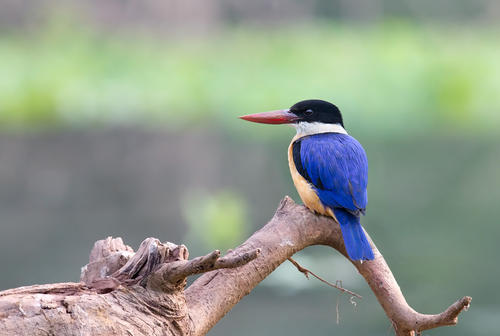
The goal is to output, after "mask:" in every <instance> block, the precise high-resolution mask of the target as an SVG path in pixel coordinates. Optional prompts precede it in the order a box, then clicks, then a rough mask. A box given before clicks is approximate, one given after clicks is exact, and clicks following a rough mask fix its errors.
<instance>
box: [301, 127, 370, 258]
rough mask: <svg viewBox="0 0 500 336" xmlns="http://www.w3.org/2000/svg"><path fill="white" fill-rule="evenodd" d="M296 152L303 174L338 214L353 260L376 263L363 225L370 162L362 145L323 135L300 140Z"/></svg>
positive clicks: (322, 198)
mask: <svg viewBox="0 0 500 336" xmlns="http://www.w3.org/2000/svg"><path fill="white" fill-rule="evenodd" d="M292 150H293V161H294V163H295V167H296V169H297V171H298V172H299V174H300V175H302V177H304V178H305V179H306V180H307V181H308V182H309V183H311V185H312V186H313V187H314V190H315V191H316V193H317V195H318V197H319V200H320V201H321V203H323V205H324V206H327V207H329V208H331V209H332V210H333V212H334V213H335V217H336V218H337V220H338V222H339V224H340V228H341V230H342V236H343V238H344V245H345V248H346V251H347V254H348V255H349V257H350V258H351V259H352V260H372V259H373V258H374V255H373V251H372V249H371V246H370V243H369V242H368V239H367V238H366V236H365V233H364V231H363V228H362V227H361V223H360V221H359V219H360V218H359V217H360V215H361V214H364V212H365V208H366V203H367V201H368V199H367V194H366V187H367V184H368V160H367V158H366V153H365V151H364V149H363V147H362V146H361V144H360V143H359V142H358V141H357V140H356V139H354V138H353V137H351V136H349V135H346V134H339V133H321V134H315V135H310V136H306V137H303V138H300V139H299V140H297V141H296V142H294V144H293V147H292Z"/></svg>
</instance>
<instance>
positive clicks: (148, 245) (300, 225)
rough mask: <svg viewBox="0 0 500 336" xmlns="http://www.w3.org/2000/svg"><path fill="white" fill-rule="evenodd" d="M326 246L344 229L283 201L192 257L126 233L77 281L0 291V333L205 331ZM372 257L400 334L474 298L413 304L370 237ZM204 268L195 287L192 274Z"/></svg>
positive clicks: (373, 280) (375, 279)
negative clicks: (284, 269) (297, 258)
mask: <svg viewBox="0 0 500 336" xmlns="http://www.w3.org/2000/svg"><path fill="white" fill-rule="evenodd" d="M310 245H328V246H331V247H333V248H335V249H336V250H338V251H339V252H340V253H342V254H343V255H344V256H346V252H345V249H344V244H343V240H342V235H341V232H340V227H339V225H338V224H337V223H335V222H334V221H333V220H332V219H331V218H327V217H323V216H317V215H314V214H313V213H311V212H310V211H309V210H307V209H306V208H305V207H304V206H301V205H297V204H295V203H294V202H293V201H292V200H291V199H290V198H288V197H286V198H285V199H284V200H283V201H282V202H281V204H280V206H279V207H278V210H277V211H276V214H275V215H274V217H273V218H272V219H271V220H270V221H269V223H268V224H267V225H265V226H264V227H263V228H262V229H260V230H259V231H257V232H255V233H254V234H253V235H252V236H251V237H250V238H249V239H248V240H247V241H246V242H245V243H243V244H242V245H240V246H239V247H237V248H236V249H235V250H233V251H230V252H229V253H228V254H226V255H225V256H223V257H221V256H220V252H219V251H214V252H212V253H210V254H208V255H206V256H202V257H197V258H194V259H191V260H189V259H188V250H187V248H186V247H185V246H183V245H175V244H172V243H168V242H167V243H161V242H160V241H159V240H157V239H155V238H147V239H146V240H144V241H143V242H142V244H141V246H140V247H139V249H138V250H137V252H136V253H134V252H133V250H132V249H131V248H130V247H129V246H126V245H125V244H123V242H122V240H121V239H120V238H117V239H112V238H108V239H106V240H101V241H98V242H96V244H95V245H94V248H93V250H92V252H91V254H90V260H89V264H87V265H86V266H84V267H83V268H82V274H81V280H82V281H81V282H80V283H60V284H50V285H35V286H28V287H20V288H16V289H11V290H7V291H3V292H0V335H102V334H106V335H189V336H198V335H204V334H206V333H207V332H208V330H210V328H212V327H213V326H214V325H215V324H216V323H217V322H218V321H219V320H220V319H221V318H222V317H223V316H224V315H225V314H226V313H227V312H228V311H229V310H230V309H231V308H232V307H233V306H234V305H235V304H236V303H238V302H239V301H240V300H241V299H242V298H243V297H244V296H245V295H247V294H248V293H250V292H251V291H252V289H253V288H254V287H255V286H256V285H257V284H258V283H259V282H260V281H262V280H263V279H264V278H265V277H266V276H268V275H269V274H270V273H271V272H272V271H273V270H274V269H276V267H278V266H279V265H280V264H281V263H282V262H284V261H285V260H287V259H288V258H290V257H291V256H292V255H293V254H294V253H296V252H297V251H300V250H302V249H304V248H305V247H307V246H310ZM372 247H373V250H374V253H375V259H374V260H373V261H365V262H363V263H360V262H352V263H353V265H354V266H355V267H356V268H357V270H358V271H359V272H360V273H361V274H362V276H363V277H364V278H365V279H366V281H367V283H368V284H369V286H370V287H371V289H372V291H373V292H374V293H375V295H376V297H377V299H378V300H379V302H380V304H381V306H382V308H383V309H384V311H385V312H386V314H387V316H388V318H389V319H390V320H391V321H392V324H393V326H394V329H395V332H396V334H397V335H408V336H409V335H415V333H418V332H420V331H422V330H426V329H431V328H436V327H439V326H445V325H454V324H456V323H457V319H458V315H459V314H460V313H461V312H462V311H463V310H464V309H467V308H468V307H469V305H470V301H471V298H470V297H464V298H462V299H460V300H459V301H457V302H456V303H454V304H453V305H451V306H450V307H449V308H448V309H446V310H445V311H444V312H442V313H441V314H436V315H426V314H420V313H418V312H416V311H415V310H413V309H412V308H411V307H410V306H409V305H408V304H407V303H406V300H405V298H404V296H403V293H402V292H401V290H400V288H399V286H398V284H397V282H396V280H395V279H394V276H393V275H392V272H391V270H390V269H389V267H388V266H387V263H386V262H385V260H384V258H383V257H382V255H381V254H380V252H379V251H378V250H377V248H376V246H375V245H374V244H373V242H372ZM199 273H205V274H203V275H202V276H201V277H199V278H198V279H197V280H196V281H195V282H194V283H193V284H192V285H191V286H189V287H188V288H185V287H186V278H187V277H188V276H190V275H193V274H199Z"/></svg>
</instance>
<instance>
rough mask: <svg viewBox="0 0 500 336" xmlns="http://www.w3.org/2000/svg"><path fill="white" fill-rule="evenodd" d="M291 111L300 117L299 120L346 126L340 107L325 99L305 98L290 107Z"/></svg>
mask: <svg viewBox="0 0 500 336" xmlns="http://www.w3.org/2000/svg"><path fill="white" fill-rule="evenodd" d="M290 112H291V113H293V114H295V115H296V116H297V117H299V119H298V120H297V122H301V121H302V122H321V123H325V124H340V125H342V127H344V122H343V121H342V115H341V114H340V110H339V109H338V107H337V106H335V105H333V104H332V103H329V102H327V101H324V100H319V99H309V100H303V101H301V102H298V103H296V104H295V105H293V106H292V107H290Z"/></svg>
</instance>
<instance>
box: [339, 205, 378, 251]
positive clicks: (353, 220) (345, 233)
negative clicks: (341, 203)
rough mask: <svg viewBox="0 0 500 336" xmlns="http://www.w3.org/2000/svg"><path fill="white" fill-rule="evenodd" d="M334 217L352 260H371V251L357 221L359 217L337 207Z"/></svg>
mask: <svg viewBox="0 0 500 336" xmlns="http://www.w3.org/2000/svg"><path fill="white" fill-rule="evenodd" d="M334 213H335V217H337V220H338V221H339V224H340V229H341V230H342V237H343V238H344V246H345V249H346V251H347V254H348V255H349V258H351V259H352V260H373V258H374V256H373V251H372V248H371V246H370V243H369V242H368V239H367V238H366V235H365V233H364V231H363V228H362V227H361V223H360V222H359V217H357V216H354V215H353V214H351V213H349V212H347V211H345V210H343V209H340V208H337V209H335V210H334Z"/></svg>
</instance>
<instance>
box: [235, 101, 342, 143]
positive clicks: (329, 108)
mask: <svg viewBox="0 0 500 336" xmlns="http://www.w3.org/2000/svg"><path fill="white" fill-rule="evenodd" d="M240 118H241V119H243V120H247V121H252V122H256V123H261V124H291V125H292V126H294V127H295V128H296V129H297V132H298V133H303V134H315V133H323V132H337V133H346V132H345V130H344V122H343V120H342V115H341V114H340V110H339V109H338V107H337V106H335V105H333V104H332V103H329V102H327V101H324V100H318V99H310V100H303V101H300V102H298V103H296V104H294V105H293V106H292V107H290V108H289V109H284V110H276V111H269V112H262V113H255V114H249V115H245V116H241V117H240Z"/></svg>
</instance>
